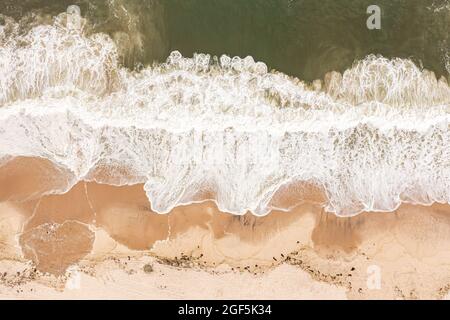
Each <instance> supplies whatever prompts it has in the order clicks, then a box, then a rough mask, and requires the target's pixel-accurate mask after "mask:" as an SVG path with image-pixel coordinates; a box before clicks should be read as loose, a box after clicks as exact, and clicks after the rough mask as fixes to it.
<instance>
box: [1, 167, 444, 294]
mask: <svg viewBox="0 0 450 320" xmlns="http://www.w3.org/2000/svg"><path fill="white" fill-rule="evenodd" d="M24 163H25V164H26V166H25V167H26V168H27V169H26V171H23V170H21V169H20V168H21V165H22V166H23V165H24ZM30 163H31V164H32V165H30ZM7 165H8V166H9V168H8V170H5V169H4V168H5V166H4V167H2V168H0V181H1V182H2V183H1V184H0V196H1V203H0V252H1V254H0V288H1V290H0V297H1V298H123V299H127V298H130V299H131V298H194V299H197V298H198V299H202V298H205V297H209V298H247V299H252V298H254V299H259V298H268V299H284V298H286V299H287V298H293V299H301V298H304V299H320V298H323V299H345V298H349V299H379V298H387V299H397V298H399V299H416V298H419V299H424V298H431V299H441V298H445V297H446V295H448V290H449V289H450V268H449V267H448V266H449V264H450V250H448V248H449V245H450V206H449V205H441V204H434V205H432V206H415V205H408V204H404V205H402V206H401V207H400V208H398V209H397V210H396V211H395V212H389V213H375V212H370V213H362V214H360V215H358V216H355V217H351V218H340V217H336V216H335V215H334V214H331V213H327V212H324V210H323V207H322V203H323V202H324V201H325V199H326V198H325V197H324V196H323V194H322V193H321V191H320V189H317V188H315V187H314V186H313V185H311V184H309V183H307V184H296V185H292V186H286V188H285V189H282V190H279V192H278V193H277V194H276V196H275V197H274V199H273V200H272V201H273V206H274V207H286V206H294V205H295V204H296V203H295V199H298V198H302V199H305V201H303V202H302V203H301V204H297V205H296V206H295V207H293V208H292V209H291V210H290V211H289V212H284V211H277V210H274V211H272V212H271V213H270V214H269V215H267V216H264V217H256V216H253V215H252V214H250V213H248V214H246V215H243V216H236V215H231V214H229V213H224V212H220V211H219V210H218V209H217V207H216V205H215V204H214V202H212V201H205V202H203V203H198V204H191V205H188V206H179V207H177V208H175V209H174V210H173V211H172V212H170V213H169V214H167V215H159V214H156V213H154V212H152V211H151V209H150V204H149V202H148V200H147V198H146V196H145V192H144V189H143V185H139V184H138V185H132V186H124V187H114V186H110V185H106V184H99V183H94V182H78V183H77V184H75V185H74V186H72V187H70V184H69V180H68V179H64V178H62V177H61V172H63V170H62V169H59V170H58V172H57V173H56V172H55V171H54V170H55V168H54V167H52V166H51V165H49V164H46V163H45V160H37V159H26V158H25V159H24V158H20V159H15V160H12V161H10V162H8V163H7ZM19 169H20V170H19ZM61 170H62V171H61ZM49 174H55V175H56V176H55V179H48V175H49ZM43 175H44V176H46V177H47V179H46V181H41V180H42V176H43ZM18 178H20V179H22V180H20V181H21V182H20V183H19V184H14V183H13V181H15V180H16V179H18ZM27 183H29V184H27ZM23 184H26V185H28V187H23V186H22V185H23ZM10 186H11V187H10ZM58 188H60V189H61V188H62V189H64V188H69V189H70V190H69V191H68V192H66V193H63V194H52V193H53V191H52V190H55V189H58ZM299 194H301V195H302V196H299ZM305 195H306V196H305ZM209 196H211V194H209V195H208V194H206V195H201V196H199V197H203V198H207V197H209ZM149 266H151V268H150V267H149ZM144 270H146V271H147V272H146V271H144ZM149 270H151V271H149ZM199 284H200V285H199Z"/></svg>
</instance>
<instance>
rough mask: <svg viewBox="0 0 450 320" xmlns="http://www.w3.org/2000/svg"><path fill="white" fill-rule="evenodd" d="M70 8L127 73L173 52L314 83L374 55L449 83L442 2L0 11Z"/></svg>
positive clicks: (135, 4)
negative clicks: (375, 10)
mask: <svg viewBox="0 0 450 320" xmlns="http://www.w3.org/2000/svg"><path fill="white" fill-rule="evenodd" d="M73 4H75V5H78V6H79V7H80V9H81V14H82V16H83V17H85V18H87V20H88V21H89V23H90V25H91V28H92V31H93V32H105V33H108V34H109V35H111V36H112V37H113V39H115V40H116V41H117V43H118V46H119V47H121V46H122V48H123V57H122V62H123V64H125V65H126V66H128V67H130V68H133V67H136V66H139V65H148V64H151V63H152V62H155V61H164V60H165V59H166V57H167V56H168V54H169V53H170V52H171V51H173V50H179V51H180V52H181V53H182V54H183V55H184V56H191V55H192V54H193V53H194V52H202V53H209V54H213V55H221V54H227V55H231V56H234V55H238V56H247V55H251V56H253V57H254V59H255V60H260V61H264V62H265V63H266V64H267V65H268V66H269V68H271V69H277V70H279V71H282V72H284V73H286V74H289V75H293V76H297V77H300V78H301V79H304V80H313V79H316V78H321V77H323V75H324V74H325V73H326V72H328V71H330V70H337V71H343V70H345V69H346V68H348V67H349V66H351V64H352V63H353V62H354V61H355V60H357V59H362V58H364V57H365V56H367V55H368V54H380V55H383V56H385V57H389V58H391V57H401V58H410V59H412V60H413V61H414V62H416V63H417V64H418V65H420V66H423V67H425V68H427V69H430V70H432V71H434V72H435V73H436V74H437V76H440V75H448V69H449V60H448V57H449V52H450V39H449V34H450V32H449V31H450V2H449V1H448V0H89V1H87V0H56V1H54V0H52V1H50V0H2V1H1V2H0V13H1V14H3V15H6V16H10V17H13V18H14V19H16V20H22V23H23V24H24V25H26V24H27V23H28V24H32V23H31V22H30V21H32V20H33V17H36V16H41V17H42V16H48V17H52V16H55V15H57V14H59V13H61V12H64V11H65V10H66V8H67V7H68V6H69V5H73ZM372 4H374V5H378V6H379V7H380V8H381V29H380V30H369V29H368V28H367V26H366V20H367V18H368V17H369V14H367V12H366V10H367V7H368V6H369V5H372ZM44 20H45V19H41V23H44V22H43V21H44ZM33 21H34V22H33V24H35V23H36V22H35V21H36V19H34V20H33Z"/></svg>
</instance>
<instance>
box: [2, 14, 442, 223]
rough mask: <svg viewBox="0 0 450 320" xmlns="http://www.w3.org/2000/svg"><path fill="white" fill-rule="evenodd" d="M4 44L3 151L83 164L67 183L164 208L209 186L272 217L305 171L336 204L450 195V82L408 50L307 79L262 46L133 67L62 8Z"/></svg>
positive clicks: (242, 208) (345, 207)
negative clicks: (109, 188)
mask: <svg viewBox="0 0 450 320" xmlns="http://www.w3.org/2000/svg"><path fill="white" fill-rule="evenodd" d="M0 44H1V46H0V105H1V108H0V124H1V125H0V159H3V158H4V159H10V157H14V156H30V157H43V158H46V159H49V160H51V161H53V162H54V163H55V164H57V165H58V166H62V167H65V168H67V169H68V170H70V171H71V172H73V177H71V178H70V179H68V185H67V188H70V187H71V186H72V185H73V184H75V183H76V182H77V181H79V180H95V181H98V182H103V183H110V184H114V185H127V184H135V183H145V191H146V193H147V195H148V198H149V200H150V202H151V205H152V208H153V209H154V210H155V211H157V212H160V213H166V212H168V211H170V210H171V209H172V208H173V207H175V206H177V205H180V204H187V203H190V202H192V201H194V200H195V199H196V195H197V194H198V192H199V191H204V190H208V191H210V192H212V194H215V198H214V199H213V200H215V201H216V202H217V204H218V206H219V209H221V210H223V211H228V212H232V213H236V214H243V213H245V212H246V211H247V210H250V211H252V212H253V213H255V214H258V215H263V214H266V213H268V212H269V211H270V209H271V207H270V200H271V199H272V197H273V195H274V193H275V192H276V191H277V190H278V189H279V188H280V187H281V186H283V185H285V184H289V183H292V182H296V181H311V182H314V183H315V184H317V185H318V186H320V187H322V188H323V190H324V191H325V193H326V195H327V197H328V203H327V204H326V206H327V207H326V209H327V210H329V211H332V212H335V213H336V214H339V215H353V214H356V213H358V212H361V211H363V210H371V211H391V210H393V209H395V208H396V207H397V206H398V205H399V204H400V203H401V202H405V201H407V202H412V203H420V204H431V203H433V202H436V201H437V202H443V203H449V202H450V125H449V123H450V122H449V121H450V88H449V86H448V80H447V79H445V78H441V79H436V77H435V76H434V74H433V73H432V72H430V71H427V70H422V69H420V68H418V67H417V66H416V65H415V64H414V63H413V62H411V61H410V60H406V59H392V60H389V59H386V58H383V57H378V56H368V57H366V58H365V59H364V60H362V61H359V62H356V63H355V64H354V65H353V67H351V68H350V69H348V70H347V71H345V72H344V73H343V74H340V73H337V72H330V73H329V74H327V76H326V77H325V78H324V80H323V81H320V80H317V81H315V82H313V83H312V84H307V83H304V82H302V81H300V80H298V79H296V78H292V77H289V76H287V75H285V74H282V73H278V72H268V71H267V67H266V65H265V64H264V63H261V62H255V61H254V60H253V58H251V57H246V58H243V59H241V58H238V57H234V58H230V57H227V56H222V57H219V58H214V57H211V56H209V55H206V54H196V55H194V57H193V58H185V57H182V56H181V54H179V53H178V52H173V53H172V54H171V55H170V56H169V57H168V59H167V62H166V63H163V64H159V65H155V66H152V67H148V68H145V69H143V70H141V71H139V72H132V71H130V70H127V69H125V68H122V67H121V66H120V65H119V63H118V59H117V49H116V46H115V44H114V43H113V41H112V40H111V39H110V38H109V37H108V36H106V35H101V34H92V35H86V34H84V33H83V32H82V31H81V30H73V29H71V30H68V29H67V28H65V27H64V24H63V23H61V19H59V20H57V22H56V23H54V24H53V25H46V26H37V27H35V28H33V29H31V30H30V31H29V32H27V33H26V34H21V33H20V32H17V31H15V27H14V22H9V24H7V25H6V26H4V27H3V29H1V30H0ZM105 167H106V168H108V170H109V174H107V175H105V174H101V175H99V174H98V169H99V168H105ZM54 192H61V190H55V191H54ZM301 200H302V199H298V201H301ZM282 209H283V208H282ZM284 209H286V208H284Z"/></svg>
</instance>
